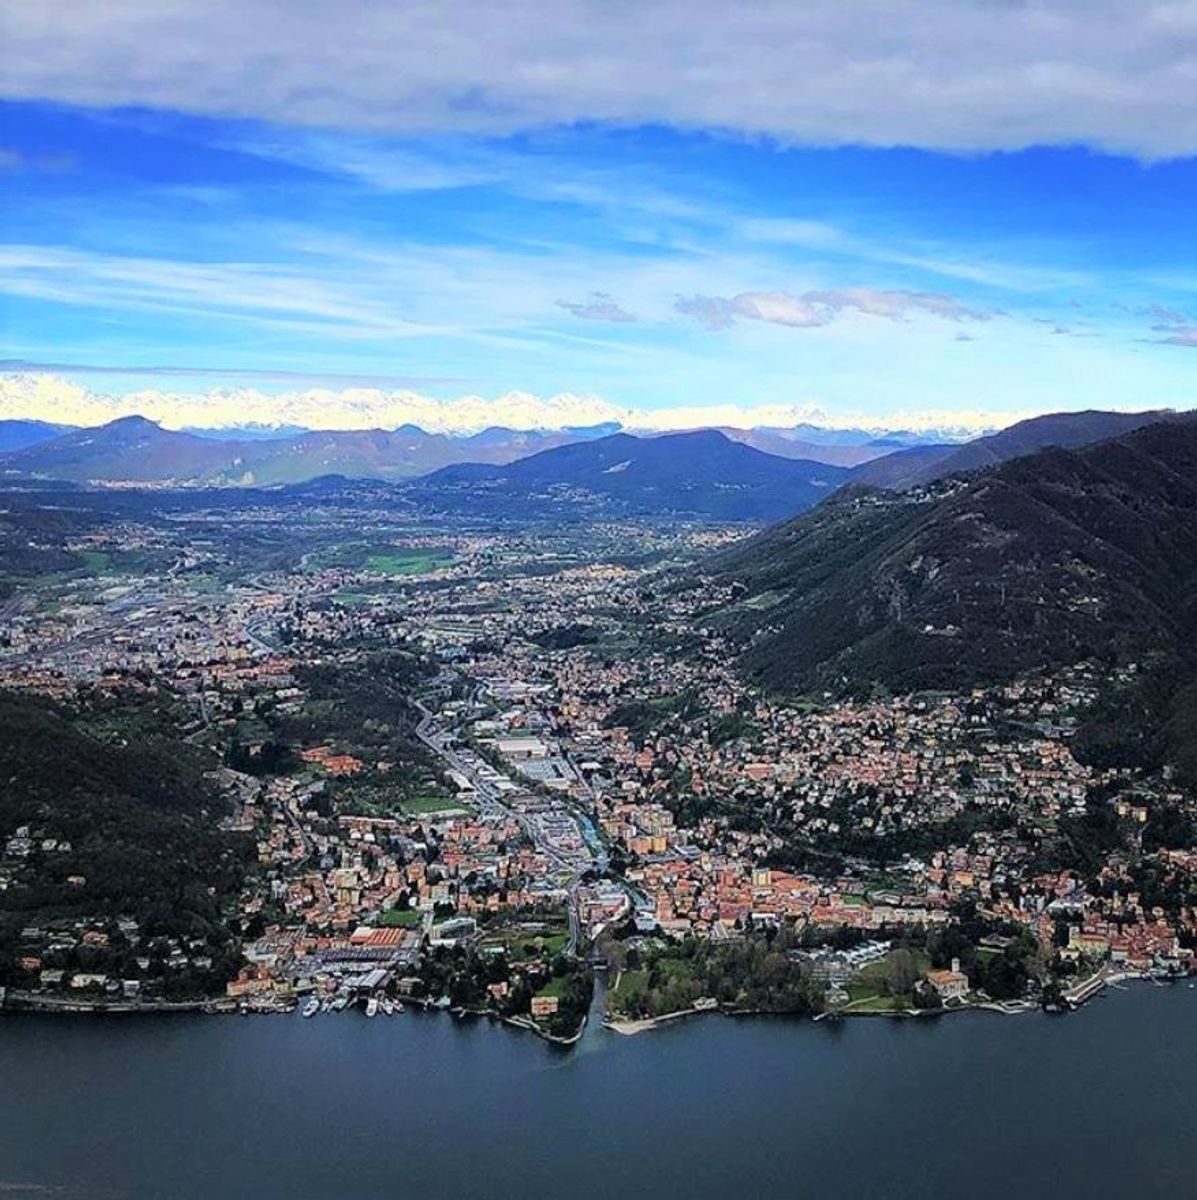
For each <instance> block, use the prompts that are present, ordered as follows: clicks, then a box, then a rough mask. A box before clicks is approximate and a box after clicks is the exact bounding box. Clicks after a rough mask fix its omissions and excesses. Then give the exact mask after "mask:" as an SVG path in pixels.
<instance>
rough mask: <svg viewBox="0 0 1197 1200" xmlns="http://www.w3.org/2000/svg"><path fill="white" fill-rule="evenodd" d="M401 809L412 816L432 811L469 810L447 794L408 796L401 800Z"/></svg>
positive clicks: (421, 815) (453, 811)
mask: <svg viewBox="0 0 1197 1200" xmlns="http://www.w3.org/2000/svg"><path fill="white" fill-rule="evenodd" d="M402 803H403V811H404V812H405V813H407V814H408V816H412V817H424V816H430V815H431V814H433V813H459V812H469V811H470V809H469V808H467V807H466V806H465V805H464V804H462V803H461V801H459V800H453V799H451V798H450V797H449V796H410V797H408V798H407V799H406V800H404V801H403V802H402Z"/></svg>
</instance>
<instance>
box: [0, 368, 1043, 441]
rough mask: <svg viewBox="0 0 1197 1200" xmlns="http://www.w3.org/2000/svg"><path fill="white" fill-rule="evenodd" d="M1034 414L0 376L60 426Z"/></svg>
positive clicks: (947, 424) (432, 429)
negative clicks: (187, 387) (648, 406)
mask: <svg viewBox="0 0 1197 1200" xmlns="http://www.w3.org/2000/svg"><path fill="white" fill-rule="evenodd" d="M1031 415H1033V414H1032V413H1031V412H1030V411H1026V410H1019V411H1012V412H1002V413H995V412H986V411H983V410H974V409H963V408H962V409H924V410H918V411H902V410H895V411H893V412H890V413H888V414H886V415H885V417H884V418H880V417H878V415H877V414H875V413H874V414H872V415H865V414H862V413H851V412H840V411H836V412H835V413H831V412H829V411H827V410H826V409H825V408H823V407H822V406H821V405H819V404H815V403H795V404H759V405H744V404H735V403H729V404H716V405H679V406H674V407H669V408H655V409H652V410H645V409H634V408H626V407H621V406H619V405H616V404H612V403H611V402H610V401H608V400H606V399H604V398H603V397H602V396H594V395H580V394H575V393H571V392H562V393H559V394H557V395H554V396H537V395H534V394H532V393H530V392H523V391H511V392H507V393H505V394H503V395H500V396H495V397H484V396H477V395H461V396H456V397H452V398H449V399H440V398H437V397H434V396H429V395H426V394H424V393H421V392H418V391H414V390H410V389H394V390H384V389H381V388H364V387H363V388H353V387H347V388H340V389H331V388H306V389H303V390H299V391H290V392H281V393H267V392H263V391H259V390H258V389H256V388H251V387H241V388H219V389H211V390H209V391H204V392H195V393H187V392H169V391H160V390H158V389H145V390H141V391H134V392H124V393H106V392H97V391H92V390H90V389H89V388H86V387H83V386H81V385H80V384H77V383H74V382H72V381H71V380H68V379H65V378H63V377H62V376H59V375H52V374H34V373H22V374H10V375H3V376H0V420H15V419H25V420H41V421H51V422H54V423H56V424H61V425H102V424H105V423H106V422H108V421H113V420H116V419H117V418H118V417H127V416H142V417H148V418H149V419H150V420H152V421H156V422H158V423H159V424H161V425H164V426H166V427H167V428H170V429H188V428H190V429H236V428H245V427H250V426H261V427H266V428H290V427H301V428H306V429H395V428H398V427H399V426H401V425H418V426H419V427H420V428H421V429H424V430H426V431H427V432H429V433H452V434H462V433H476V432H478V431H479V430H482V429H487V428H489V427H492V426H503V427H506V428H509V429H520V430H532V429H543V430H550V429H567V428H584V427H587V426H594V425H602V424H606V423H609V422H614V423H617V424H619V425H620V426H622V427H623V428H625V429H631V430H646V431H652V430H655V431H667V430H680V429H696V428H704V427H719V426H728V427H732V428H738V429H752V428H764V427H769V428H793V427H794V426H796V425H801V424H812V425H820V426H824V427H827V428H840V429H848V428H863V429H869V430H877V431H878V432H881V431H884V430H894V429H908V430H918V431H921V432H926V431H937V432H940V433H942V434H943V435H945V436H947V437H963V436H969V435H973V434H976V433H979V432H982V431H986V430H990V429H995V428H998V427H1000V426H1003V425H1007V424H1010V423H1011V422H1013V421H1017V420H1022V419H1023V418H1025V417H1027V416H1031Z"/></svg>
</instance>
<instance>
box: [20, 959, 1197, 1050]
mask: <svg viewBox="0 0 1197 1200" xmlns="http://www.w3.org/2000/svg"><path fill="white" fill-rule="evenodd" d="M1186 981H1187V982H1188V984H1189V987H1190V988H1193V987H1195V986H1197V983H1194V977H1193V976H1172V977H1160V976H1155V975H1145V974H1140V973H1138V972H1120V973H1117V974H1109V975H1100V974H1098V975H1092V976H1090V977H1089V978H1088V979H1086V980H1083V981H1082V982H1081V983H1080V984H1077V985H1075V986H1074V987H1073V988H1072V989H1070V991H1071V992H1072V993H1074V994H1076V998H1075V999H1074V998H1070V997H1069V995H1068V994H1067V993H1066V994H1065V1005H1066V1007H1065V1008H1064V1009H1062V1010H1052V1009H1045V1008H1043V1007H1042V1006H1041V1005H1039V1004H1036V1003H1032V1002H1031V1001H1027V1000H1011V1001H994V1000H986V1001H978V1002H975V1003H971V1004H962V1005H954V1006H952V1007H950V1008H949V1007H945V1008H937V1009H915V1008H904V1009H900V1008H895V1009H880V1010H879V1009H858V1010H855V1011H854V1010H852V1009H850V1008H848V1009H824V1010H823V1011H822V1012H818V1013H791V1012H775V1011H773V1010H770V1009H744V1008H729V1007H722V1006H717V1005H711V1006H707V1007H703V1008H684V1009H678V1010H676V1011H674V1012H669V1013H661V1014H660V1015H659V1016H655V1017H640V1018H634V1019H629V1018H620V1017H613V1016H612V1015H611V1014H609V1013H608V1014H605V1015H604V1016H603V1017H602V1019H601V1021H600V1028H602V1029H606V1030H609V1031H610V1032H611V1033H615V1034H618V1035H619V1036H621V1037H635V1036H637V1035H638V1034H642V1033H649V1032H651V1031H652V1030H654V1029H660V1028H663V1027H665V1026H666V1025H672V1024H676V1023H677V1022H679V1021H683V1020H685V1019H687V1018H690V1017H708V1016H720V1017H731V1018H735V1017H790V1018H795V1017H796V1018H799V1019H803V1018H806V1019H809V1020H810V1021H811V1022H812V1023H817V1022H819V1021H824V1020H829V1019H830V1020H839V1019H842V1018H845V1017H874V1018H876V1017H882V1018H889V1019H901V1020H908V1019H911V1018H927V1017H943V1016H950V1015H954V1014H957V1013H972V1012H981V1013H994V1014H996V1015H998V1016H1021V1015H1023V1014H1025V1013H1033V1012H1043V1013H1051V1012H1058V1013H1061V1014H1063V1013H1069V1012H1078V1011H1079V1010H1080V1009H1082V1008H1084V1007H1085V1005H1087V1004H1088V1003H1089V1002H1090V1001H1091V1000H1094V999H1096V998H1097V997H1098V996H1100V995H1102V994H1103V993H1104V992H1106V991H1107V990H1108V989H1109V988H1111V987H1118V988H1119V989H1120V990H1121V988H1122V987H1123V986H1124V985H1125V984H1127V983H1153V984H1155V985H1156V986H1157V987H1167V986H1169V985H1172V984H1178V983H1184V982H1186ZM404 1003H407V1004H411V1005H413V1006H415V1007H417V1008H419V1009H420V1010H421V1011H423V1012H424V1013H428V1012H438V1011H440V1010H439V1009H438V1008H437V1007H436V1006H435V1005H434V1004H433V1003H432V1002H430V1001H428V1000H422V999H417V998H415V997H406V998H405V999H404ZM296 1007H297V1005H296V1003H295V1002H293V1001H292V1000H289V999H284V1000H279V1001H277V1002H274V1003H267V1004H259V1005H257V1006H255V1005H252V1004H246V1003H245V1002H244V1001H242V1000H235V999H230V998H228V997H210V998H208V999H199V1000H174V1001H171V1000H160V1001H147V1002H129V1001H114V1002H110V1003H106V1002H105V1001H103V1000H90V999H78V1000H75V999H71V998H69V997H57V996H39V995H34V994H32V993H28V992H13V991H11V990H10V991H9V992H8V994H7V996H6V997H5V1002H4V1004H3V1005H0V1017H2V1016H3V1015H4V1013H6V1012H12V1013H39V1014H48V1015H55V1014H63V1015H68V1016H98V1017H107V1016H112V1017H130V1016H132V1017H135V1016H170V1015H172V1014H176V1015H182V1014H198V1015H201V1016H280V1015H290V1014H291V1013H294V1012H295V1010H296ZM449 1011H450V1014H451V1015H452V1016H454V1017H456V1018H459V1019H460V1018H461V1017H466V1016H469V1017H485V1018H486V1019H488V1020H490V1021H492V1022H498V1023H500V1024H503V1025H506V1026H508V1027H510V1028H512V1029H520V1030H523V1031H525V1032H528V1033H532V1034H535V1035H536V1036H537V1037H538V1038H540V1039H541V1040H542V1041H545V1042H548V1043H550V1044H551V1045H554V1046H561V1047H564V1048H572V1047H573V1046H576V1045H577V1044H578V1043H579V1042H580V1041H581V1040H582V1038H583V1036H584V1035H585V1033H586V1030H587V1028H588V1027H589V1026H590V1024H591V1022H590V1014H589V1013H588V1014H587V1015H585V1016H584V1017H583V1018H582V1022H581V1024H580V1025H579V1026H578V1028H577V1030H576V1031H575V1032H574V1033H572V1034H570V1035H569V1036H567V1037H562V1036H560V1035H558V1034H552V1033H549V1032H548V1031H547V1030H545V1029H543V1028H542V1027H541V1026H540V1025H539V1024H538V1023H537V1022H536V1021H534V1020H533V1019H532V1018H531V1017H524V1016H504V1015H503V1014H501V1013H497V1012H493V1011H491V1010H490V1009H466V1008H456V1009H452V1010H449Z"/></svg>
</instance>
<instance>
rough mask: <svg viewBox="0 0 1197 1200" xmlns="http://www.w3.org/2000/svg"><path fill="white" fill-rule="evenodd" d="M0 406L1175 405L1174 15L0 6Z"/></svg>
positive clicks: (811, 411) (1192, 85)
mask: <svg viewBox="0 0 1197 1200" xmlns="http://www.w3.org/2000/svg"><path fill="white" fill-rule="evenodd" d="M0 36H2V37H3V38H4V41H5V43H6V46H7V50H6V52H5V54H4V55H3V60H2V62H0V186H2V187H3V190H4V204H3V209H2V211H0V374H2V378H0V417H37V418H40V419H45V420H57V421H61V422H66V423H83V424H96V423H99V422H101V421H104V420H107V419H111V418H112V417H114V416H118V415H124V414H127V413H131V412H138V413H142V414H143V415H146V416H150V417H152V418H154V419H158V420H161V421H163V422H164V423H165V424H168V425H171V426H173V427H184V426H200V427H220V426H234V425H244V424H265V425H269V424H282V425H303V426H309V427H324V428H362V427H369V426H384V427H392V426H395V425H398V424H401V423H403V422H404V421H408V420H413V421H415V422H416V423H418V424H422V425H424V426H425V427H427V428H431V429H448V430H453V429H463V430H465V429H477V428H481V427H484V426H486V425H491V424H508V425H514V426H519V427H523V428H533V427H556V426H564V425H587V424H593V423H597V422H600V421H609V420H619V421H622V422H623V423H624V424H625V425H628V426H630V427H633V428H684V427H689V426H693V425H699V424H735V425H744V426H748V425H793V424H796V423H799V422H801V421H814V422H817V423H822V424H828V425H839V426H845V425H865V426H868V427H870V428H921V429H942V430H949V431H968V430H975V429H983V428H991V427H995V426H998V425H1001V424H1006V423H1009V422H1010V421H1012V420H1016V419H1019V418H1022V417H1025V416H1028V415H1032V414H1035V413H1039V412H1046V411H1059V410H1064V409H1080V408H1091V407H1100V408H1122V409H1143V408H1162V407H1173V408H1191V407H1193V406H1194V405H1197V387H1195V386H1194V385H1195V383H1197V3H1193V2H1172V3H1158V2H1154V0H1126V2H1123V0H1040V2H1035V0H1025V2H1019V0H918V3H907V2H897V0H856V2H855V3H852V4H844V3H842V2H840V0H837V2H835V3H824V2H822V0H815V2H812V3H807V4H793V3H790V2H789V0H786V2H784V3H772V2H766V0H758V2H756V3H748V4H742V5H728V4H726V3H724V2H723V0H719V2H718V3H714V2H711V0H684V2H682V0H648V2H643V3H642V2H637V3H632V2H631V0H608V2H607V3H603V4H597V3H577V2H572V0H561V2H559V3H555V4H553V5H545V4H543V3H540V2H537V3H524V2H522V0H512V2H510V3H507V4H504V5H493V4H478V3H472V2H471V3H465V2H461V0H438V2H436V3H420V2H412V3H405V4H397V5H380V4H376V3H367V2H364V0H341V2H338V3H337V4H335V5H333V4H328V3H314V2H310V0H295V2H288V3H273V2H270V3H266V2H254V0H235V2H233V0H229V2H227V3H226V2H224V0H171V2H170V3H163V2H160V0H106V2H105V3H103V4H97V3H87V2H85V0H66V2H64V3H59V4H56V5H53V6H50V5H11V6H6V7H5V10H4V12H3V14H0Z"/></svg>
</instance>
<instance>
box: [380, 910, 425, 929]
mask: <svg viewBox="0 0 1197 1200" xmlns="http://www.w3.org/2000/svg"><path fill="white" fill-rule="evenodd" d="M421 920H422V915H421V914H420V913H419V912H417V911H416V909H414V908H392V909H388V910H387V911H386V912H384V913H381V914H379V916H378V918H377V920H376V921H375V922H374V923H375V924H376V925H382V926H384V927H386V928H393V927H395V926H402V927H404V928H411V927H412V926H414V925H419V923H420V921H421Z"/></svg>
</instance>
